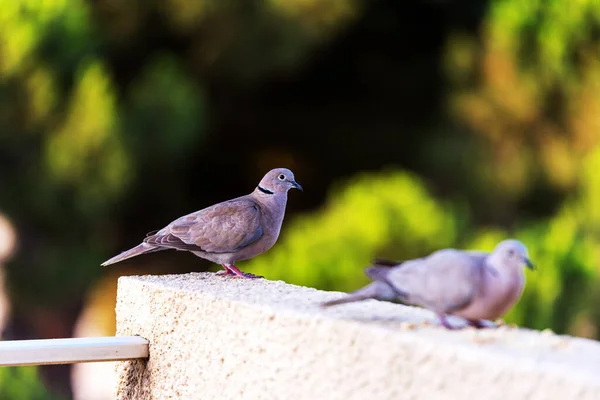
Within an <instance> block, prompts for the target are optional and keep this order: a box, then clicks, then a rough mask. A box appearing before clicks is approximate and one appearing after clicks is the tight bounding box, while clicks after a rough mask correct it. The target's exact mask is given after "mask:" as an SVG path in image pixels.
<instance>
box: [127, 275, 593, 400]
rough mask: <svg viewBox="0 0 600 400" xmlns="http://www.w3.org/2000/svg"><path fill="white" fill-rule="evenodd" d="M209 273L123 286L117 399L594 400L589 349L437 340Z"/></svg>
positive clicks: (442, 334) (437, 331) (529, 337)
mask: <svg viewBox="0 0 600 400" xmlns="http://www.w3.org/2000/svg"><path fill="white" fill-rule="evenodd" d="M339 296H340V294H339V293H332V292H322V291H318V290H315V289H310V288H305V287H298V286H293V285H288V284H286V283H284V282H281V281H278V282H273V281H268V280H241V279H226V278H222V277H216V276H215V275H214V274H211V273H193V274H186V275H168V276H141V277H122V278H120V279H119V288H118V298H117V334H118V335H127V336H131V335H140V336H142V337H144V338H146V339H148V340H149V341H150V358H149V360H148V361H126V362H121V363H119V365H118V367H117V372H118V382H117V383H118V388H117V396H116V398H118V399H128V400H134V399H157V400H158V399H167V398H169V399H186V400H188V399H307V400H308V399H310V400H314V399H322V400H328V399H340V400H341V399H344V400H346V399H361V400H362V399H370V400H375V399H409V398H410V399H440V398H444V399H461V400H464V399H466V398H469V397H470V396H471V397H473V398H485V399H513V400H514V399H525V398H526V399H540V400H541V399H544V400H547V399H600V343H598V342H594V341H590V340H585V339H578V338H571V337H566V336H556V335H554V334H552V333H544V332H542V333H540V332H535V331H527V330H521V329H514V328H509V327H502V328H499V329H496V330H481V331H477V330H474V329H470V328H469V329H465V330H463V331H446V330H444V329H442V328H439V327H438V326H437V322H436V320H435V317H434V316H433V314H431V313H429V312H428V311H426V310H422V309H419V308H414V307H405V306H401V305H395V304H389V303H384V302H377V301H374V300H371V301H367V302H363V303H356V304H352V305H345V306H339V307H336V308H331V309H329V310H326V311H324V310H322V309H320V308H319V307H318V304H319V303H320V302H322V301H325V300H330V299H332V298H335V297H339Z"/></svg>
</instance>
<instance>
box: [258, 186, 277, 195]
mask: <svg viewBox="0 0 600 400" xmlns="http://www.w3.org/2000/svg"><path fill="white" fill-rule="evenodd" d="M256 190H258V191H259V192H261V193H263V194H267V195H271V194H274V193H273V191H272V190H270V189H267V188H264V187H262V186H260V185H258V186H257V187H256Z"/></svg>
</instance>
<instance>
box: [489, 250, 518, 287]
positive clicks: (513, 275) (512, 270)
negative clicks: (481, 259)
mask: <svg viewBox="0 0 600 400" xmlns="http://www.w3.org/2000/svg"><path fill="white" fill-rule="evenodd" d="M498 266H500V267H498ZM485 269H486V275H487V276H488V278H489V280H490V282H491V283H493V284H498V285H508V286H512V285H516V286H519V285H523V284H524V281H525V273H524V272H523V267H521V266H516V267H515V266H512V265H506V263H504V262H502V260H495V259H494V257H493V256H491V257H490V259H488V262H486V265H485Z"/></svg>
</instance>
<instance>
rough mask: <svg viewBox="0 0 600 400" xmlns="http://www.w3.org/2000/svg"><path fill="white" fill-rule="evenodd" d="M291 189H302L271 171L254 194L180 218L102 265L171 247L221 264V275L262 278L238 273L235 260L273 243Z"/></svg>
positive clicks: (288, 175)
mask: <svg viewBox="0 0 600 400" xmlns="http://www.w3.org/2000/svg"><path fill="white" fill-rule="evenodd" d="M292 188H296V189H299V190H302V186H300V184H298V182H296V181H295V180H294V174H293V173H292V171H290V170H289V169H286V168H276V169H273V170H271V171H269V172H268V173H267V174H266V175H265V176H264V177H263V178H262V180H261V181H260V183H259V184H258V186H257V187H256V189H255V190H254V191H253V192H252V193H250V194H248V195H246V196H241V197H238V198H235V199H232V200H228V201H224V202H222V203H218V204H215V205H213V206H210V207H207V208H205V209H203V210H200V211H196V212H193V213H191V214H188V215H185V216H183V217H181V218H178V219H176V220H175V221H173V222H171V223H170V224H169V225H167V226H166V227H165V228H163V229H161V230H159V231H155V232H151V233H149V234H148V235H147V236H146V238H145V239H144V241H143V242H142V243H141V244H139V245H138V246H136V247H134V248H132V249H130V250H127V251H125V252H123V253H121V254H119V255H118V256H116V257H113V258H111V259H110V260H108V261H106V262H104V263H103V264H102V266H106V265H110V264H114V263H116V262H119V261H123V260H126V259H128V258H131V257H135V256H138V255H140V254H146V253H153V252H155V251H161V250H168V249H175V250H185V251H190V252H192V253H194V254H195V255H197V256H198V257H201V258H204V259H207V260H210V261H212V262H215V263H219V264H221V265H222V266H223V268H225V271H221V272H220V273H219V275H233V276H238V277H242V278H260V277H259V276H256V275H252V274H248V273H244V272H242V271H240V270H239V269H238V268H237V267H236V266H235V262H236V261H240V260H247V259H250V258H253V257H255V256H257V255H259V254H262V253H264V252H265V251H267V250H269V249H270V248H271V247H273V245H274V244H275V242H276V241H277V238H278V237H279V231H280V229H281V223H282V222H283V217H284V214H285V206H286V203H287V192H288V190H290V189H292Z"/></svg>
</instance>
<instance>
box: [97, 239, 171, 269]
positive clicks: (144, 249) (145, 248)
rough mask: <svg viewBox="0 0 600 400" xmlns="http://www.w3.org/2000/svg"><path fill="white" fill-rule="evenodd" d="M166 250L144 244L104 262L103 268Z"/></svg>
mask: <svg viewBox="0 0 600 400" xmlns="http://www.w3.org/2000/svg"><path fill="white" fill-rule="evenodd" d="M161 250H165V249H164V248H161V247H155V246H152V245H151V244H148V243H142V244H140V245H137V246H135V247H134V248H133V249H129V250H127V251H124V252H122V253H121V254H119V255H117V256H114V257H113V258H111V259H110V260H107V261H104V262H103V263H102V264H100V265H102V266H103V267H106V266H107V265H110V264H114V263H118V262H120V261H123V260H127V259H128V258H131V257H135V256H139V255H140V254H147V253H153V252H155V251H161Z"/></svg>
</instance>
